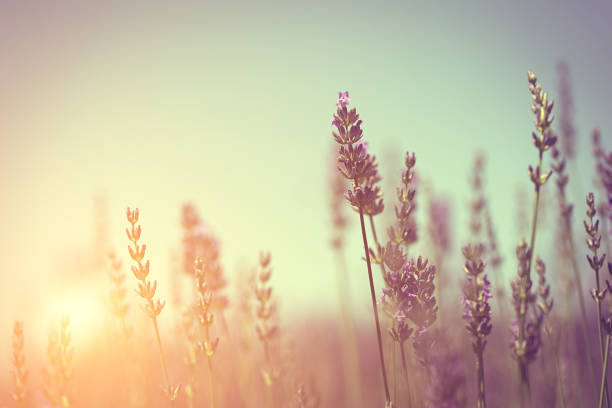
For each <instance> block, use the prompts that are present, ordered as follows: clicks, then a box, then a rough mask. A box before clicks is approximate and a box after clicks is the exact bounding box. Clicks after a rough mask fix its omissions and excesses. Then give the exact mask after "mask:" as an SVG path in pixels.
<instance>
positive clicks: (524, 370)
mask: <svg viewBox="0 0 612 408" xmlns="http://www.w3.org/2000/svg"><path fill="white" fill-rule="evenodd" d="M543 154H544V151H543V150H540V151H539V154H538V166H537V167H536V168H537V169H541V168H542V156H543ZM539 206H540V184H539V183H535V195H534V197H533V217H532V220H531V239H530V241H529V259H528V262H527V276H526V279H527V280H528V281H529V280H531V263H532V260H533V253H534V245H535V238H536V226H537V224H538V208H539ZM526 286H527V285H526V282H524V286H523V288H525V287H526ZM521 307H523V308H524V307H526V305H525V300H524V299H523V300H522V305H521ZM526 312H527V311H526V310H524V313H521V315H520V317H519V341H520V342H521V343H522V342H524V341H525V314H526ZM519 374H520V376H521V377H520V379H521V398H524V393H525V391H526V392H527V396H528V397H529V396H530V393H531V392H530V386H529V373H528V367H527V365H526V364H525V362H524V361H522V359H519Z"/></svg>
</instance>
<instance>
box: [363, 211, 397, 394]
mask: <svg viewBox="0 0 612 408" xmlns="http://www.w3.org/2000/svg"><path fill="white" fill-rule="evenodd" d="M359 222H360V224H361V236H362V237H363V249H364V251H365V256H366V264H367V266H368V278H369V280H370V295H371V297H372V309H373V310H374V319H375V320H376V336H377V339H378V354H379V357H380V367H381V370H382V376H383V384H384V386H385V398H386V401H387V402H389V401H390V400H391V397H390V395H389V384H388V382H387V372H386V369H385V356H384V353H383V348H382V336H381V334H380V320H379V317H378V306H377V305H376V292H375V290H374V279H373V278H372V265H371V263H370V251H369V246H368V238H367V236H366V230H365V222H364V220H363V210H362V209H361V207H360V208H359Z"/></svg>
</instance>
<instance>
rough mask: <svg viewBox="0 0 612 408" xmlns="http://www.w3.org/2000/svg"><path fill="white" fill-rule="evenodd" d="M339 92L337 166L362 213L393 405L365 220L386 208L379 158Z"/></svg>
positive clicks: (387, 399) (382, 362) (335, 121)
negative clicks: (365, 139) (384, 205)
mask: <svg viewBox="0 0 612 408" xmlns="http://www.w3.org/2000/svg"><path fill="white" fill-rule="evenodd" d="M338 96H339V98H338V102H337V103H336V106H338V108H337V110H336V113H335V114H334V119H333V121H332V125H333V126H335V128H336V129H335V130H333V131H332V135H333V137H334V139H335V140H336V142H337V143H338V144H340V150H339V151H338V164H339V166H338V170H339V171H340V173H341V174H342V175H344V177H346V178H347V179H348V180H350V181H352V183H353V186H352V189H350V190H349V191H348V192H347V194H346V198H347V200H348V201H349V203H350V204H351V206H352V207H353V209H354V210H355V211H356V212H358V213H359V222H360V225H361V237H362V239H363V248H364V251H365V259H366V265H367V269H368V279H369V283H370V296H371V300H372V310H373V312H374V320H375V323H376V336H377V340H378V354H379V358H380V366H381V371H382V377H383V385H384V390H385V403H386V405H387V406H390V405H391V395H390V393H389V385H388V382H387V370H386V368H385V356H384V352H383V347H382V335H381V330H380V321H379V317H378V305H377V303H376V291H375V289H374V279H373V277H372V265H371V262H370V248H369V246H368V238H367V235H366V229H365V223H364V214H365V215H368V216H370V221H371V220H372V217H373V216H374V215H376V214H380V213H381V212H382V211H383V209H384V207H383V201H382V198H381V193H380V187H378V186H377V185H376V183H378V181H380V176H379V175H378V165H377V163H376V158H375V157H374V156H371V155H369V154H368V153H367V148H368V145H367V144H364V143H358V142H359V141H360V140H361V138H362V136H363V131H362V130H361V120H360V119H359V115H358V114H357V110H356V109H355V108H353V109H351V110H350V111H349V110H348V109H347V106H348V103H349V101H348V92H344V93H342V92H340V93H339V95H338Z"/></svg>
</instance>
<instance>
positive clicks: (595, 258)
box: [584, 193, 606, 304]
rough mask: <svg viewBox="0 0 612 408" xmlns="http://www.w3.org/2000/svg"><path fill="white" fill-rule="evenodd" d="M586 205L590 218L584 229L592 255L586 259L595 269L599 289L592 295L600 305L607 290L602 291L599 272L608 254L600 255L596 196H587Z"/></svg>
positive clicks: (593, 291)
mask: <svg viewBox="0 0 612 408" xmlns="http://www.w3.org/2000/svg"><path fill="white" fill-rule="evenodd" d="M586 205H587V210H586V215H587V218H588V222H587V221H584V229H585V231H586V233H587V238H586V244H587V248H588V249H589V251H591V255H588V254H587V256H586V258H587V261H589V265H590V266H591V269H593V271H594V272H595V280H596V284H597V287H596V288H594V289H593V290H592V292H591V294H592V296H593V299H594V300H595V302H596V303H598V304H599V303H601V301H602V300H603V298H604V297H605V295H606V289H605V288H604V289H603V290H602V289H601V287H600V279H599V278H600V276H599V271H600V270H601V267H602V266H603V265H604V261H605V259H606V254H605V253H604V254H601V255H598V251H599V247H600V245H601V234H600V233H599V220H595V215H597V210H596V209H595V196H594V195H593V193H588V194H587V197H586Z"/></svg>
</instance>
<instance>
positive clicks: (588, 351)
mask: <svg viewBox="0 0 612 408" xmlns="http://www.w3.org/2000/svg"><path fill="white" fill-rule="evenodd" d="M565 224H566V231H568V229H569V220H566V222H565ZM567 239H568V241H569V245H570V253H571V254H570V259H571V263H572V270H573V271H574V280H575V281H576V287H577V289H578V300H579V302H580V314H581V317H582V324H581V326H582V335H583V337H584V344H585V348H586V354H587V362H588V364H589V372H590V374H591V381H592V382H593V385H594V386H595V387H596V385H595V383H596V382H595V368H594V364H593V353H592V351H591V341H590V340H591V337H590V336H589V330H588V319H587V313H586V306H585V302H584V294H583V288H582V279H581V278H580V270H579V268H578V261H577V260H576V245H575V244H574V238H573V236H572V233H571V230H570V232H569V234H568V238H567Z"/></svg>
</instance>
